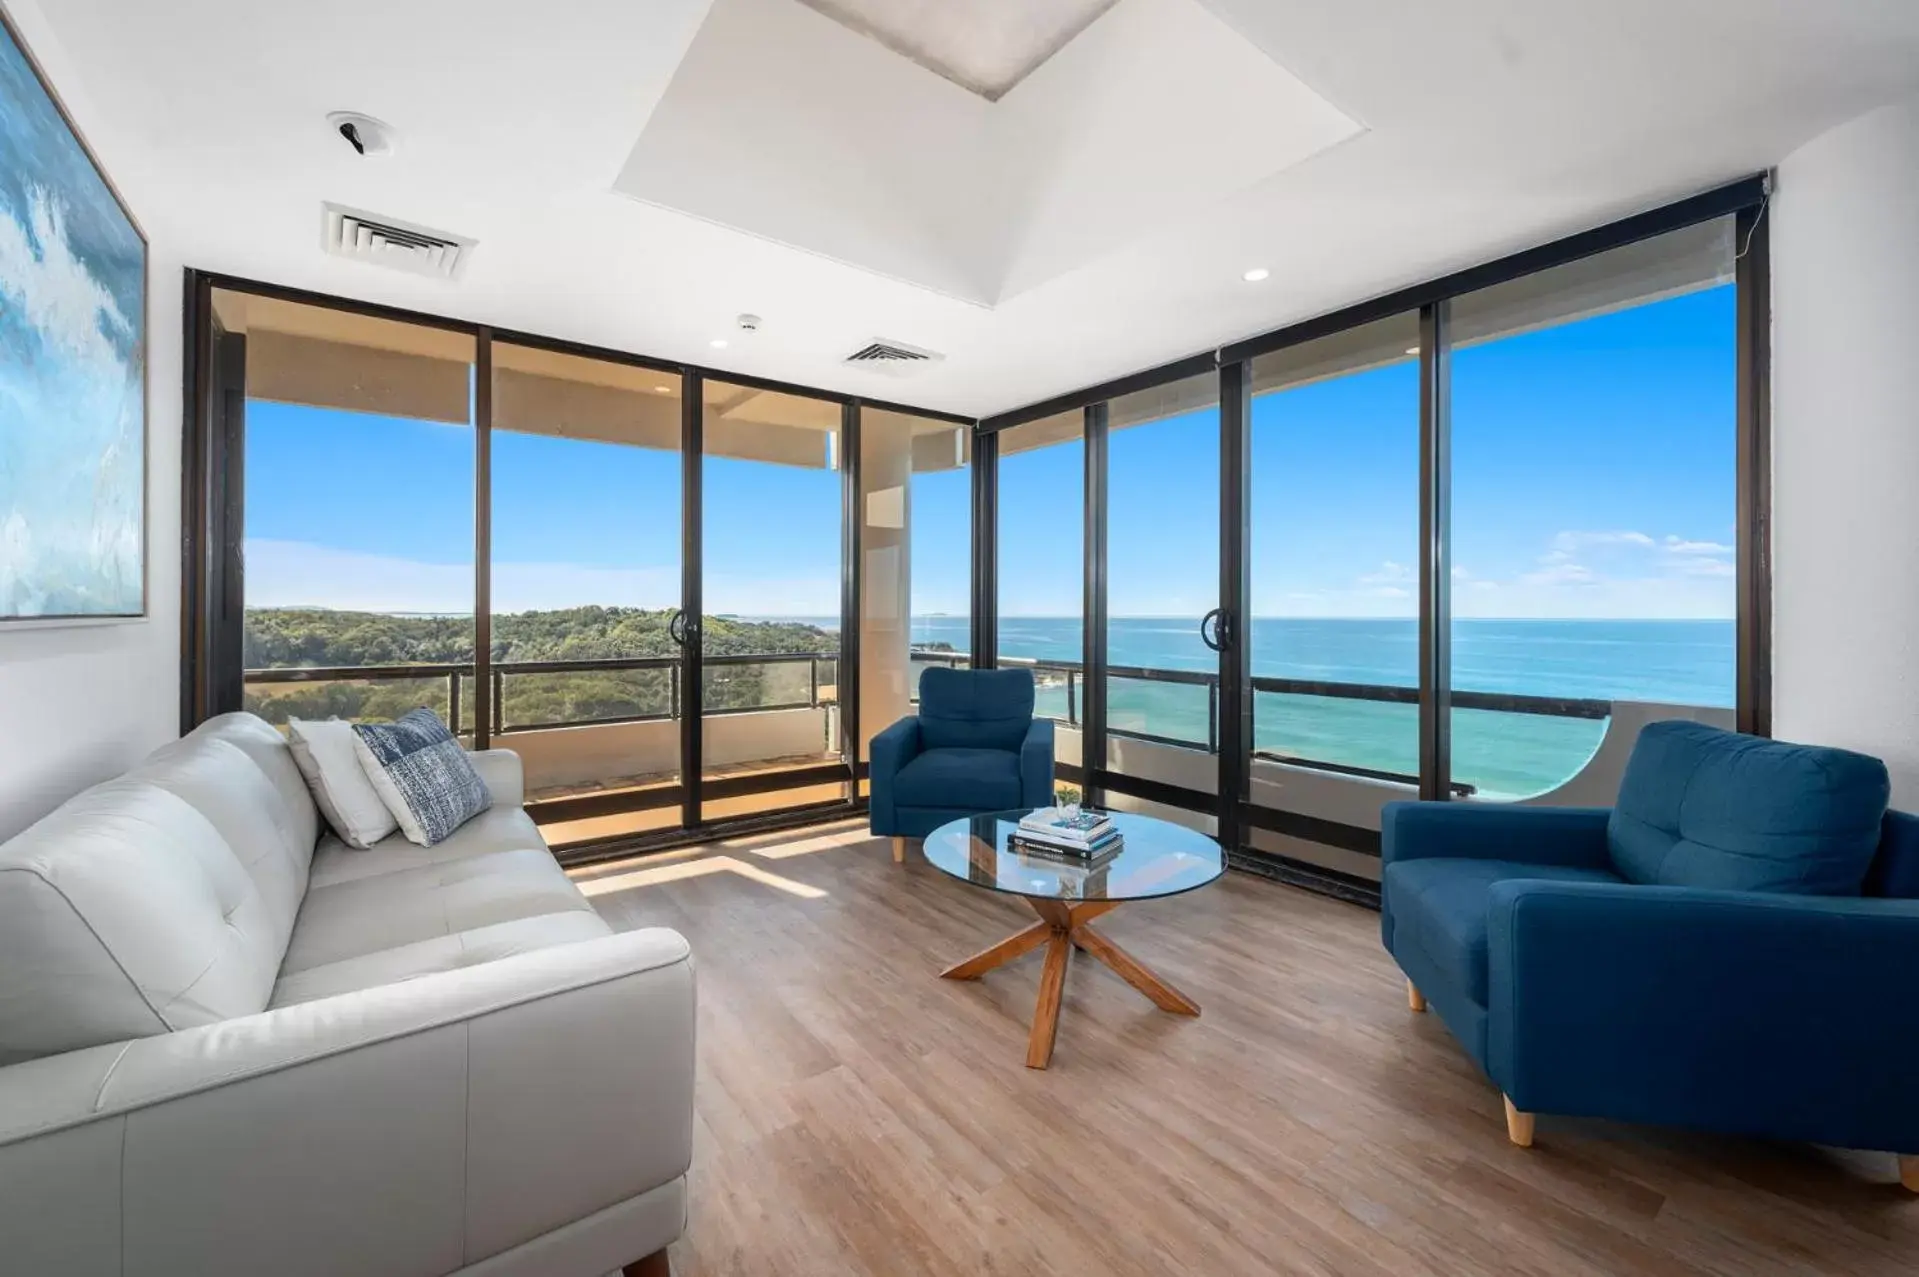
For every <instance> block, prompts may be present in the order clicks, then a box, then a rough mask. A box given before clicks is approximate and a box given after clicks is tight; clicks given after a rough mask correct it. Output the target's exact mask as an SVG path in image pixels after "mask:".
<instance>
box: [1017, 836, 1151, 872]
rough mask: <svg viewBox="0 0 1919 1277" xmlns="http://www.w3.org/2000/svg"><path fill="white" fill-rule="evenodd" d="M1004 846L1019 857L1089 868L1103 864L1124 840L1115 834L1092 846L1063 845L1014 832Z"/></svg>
mask: <svg viewBox="0 0 1919 1277" xmlns="http://www.w3.org/2000/svg"><path fill="white" fill-rule="evenodd" d="M1006 846H1007V849H1008V850H1010V851H1012V852H1013V853H1014V854H1016V855H1018V856H1021V857H1026V858H1031V859H1035V860H1045V861H1047V862H1049V863H1052V864H1056V865H1077V866H1080V867H1082V868H1089V869H1090V868H1095V867H1097V866H1099V865H1103V864H1105V863H1106V862H1107V861H1109V860H1111V859H1112V858H1113V857H1114V856H1117V855H1118V854H1119V853H1120V852H1121V851H1122V850H1123V849H1124V848H1125V846H1126V840H1125V839H1123V838H1121V837H1120V836H1119V835H1118V834H1115V835H1113V836H1112V837H1111V838H1109V839H1107V840H1106V841H1104V842H1102V843H1100V844H1098V845H1097V846H1094V847H1090V848H1086V847H1065V846H1061V845H1059V844H1058V843H1046V842H1038V841H1035V840H1033V839H1030V838H1025V837H1022V836H1021V835H1019V834H1014V835H1012V836H1011V837H1009V838H1007V840H1006Z"/></svg>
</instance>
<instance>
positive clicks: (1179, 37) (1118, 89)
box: [614, 0, 1360, 306]
mask: <svg viewBox="0 0 1919 1277" xmlns="http://www.w3.org/2000/svg"><path fill="white" fill-rule="evenodd" d="M829 72H830V73H829ZM1359 131H1360V129H1359V126H1358V125H1357V124H1356V123H1354V122H1353V121H1352V120H1350V119H1348V118H1347V117H1346V116H1344V115H1342V114H1340V112H1339V111H1337V110H1335V109H1334V108H1333V107H1332V106H1331V105H1330V104H1329V103H1327V102H1326V101H1325V100H1324V99H1323V98H1321V97H1319V96H1318V95H1317V94H1315V93H1314V92H1313V91H1312V90H1311V89H1309V88H1307V87H1306V86H1305V85H1303V84H1301V83H1300V82H1299V81H1298V80H1297V79H1295V78H1294V77H1293V76H1291V75H1289V74H1288V73H1287V72H1286V71H1285V70H1284V69H1282V68H1281V67H1280V66H1279V65H1278V64H1277V63H1275V62H1274V61H1273V60H1272V59H1271V58H1269V57H1267V56H1266V55H1265V54H1264V53H1262V52H1261V51H1260V50H1259V49H1257V48H1255V47H1254V46H1253V45H1252V44H1250V43H1249V42H1247V41H1246V40H1245V39H1244V38H1243V37H1241V36H1240V35H1239V34H1238V33H1237V32H1235V31H1234V30H1233V29H1232V28H1231V27H1229V26H1227V25H1226V24H1225V23H1223V22H1221V21H1220V20H1219V19H1218V18H1217V17H1215V16H1214V15H1213V13H1212V11H1211V10H1209V9H1207V8H1206V7H1205V6H1204V5H1203V4H1201V3H1200V2H1199V0H1126V3H1124V4H1122V5H1120V6H1118V7H1117V8H1114V9H1112V10H1111V11H1110V12H1108V13H1106V14H1105V15H1104V16H1103V17H1101V18H1099V19H1098V21H1096V22H1094V23H1093V24H1092V25H1091V26H1090V27H1089V28H1087V29H1086V30H1085V31H1083V32H1082V33H1081V34H1080V35H1079V36H1078V38H1076V39H1075V40H1073V42H1072V43H1071V44H1069V45H1067V46H1066V47H1065V48H1063V49H1061V50H1060V51H1059V53H1058V55H1057V56H1055V57H1053V58H1052V59H1051V60H1050V61H1048V62H1047V63H1046V65H1044V66H1042V67H1040V68H1039V69H1038V70H1037V71H1035V72H1034V73H1033V74H1032V75H1031V76H1029V77H1028V78H1027V79H1026V80H1024V81H1023V82H1022V83H1021V84H1020V85H1019V86H1018V87H1017V88H1015V89H1014V90H1013V91H1012V92H1011V93H1009V94H1007V95H1006V96H1005V97H1004V98H1002V99H1001V100H1000V101H998V102H988V101H986V100H985V99H983V98H980V97H976V96H974V95H973V94H971V93H965V92H961V91H958V90H957V89H956V88H955V87H954V86H953V85H951V84H949V83H947V82H946V81H945V80H944V79H942V78H940V77H939V76H937V75H934V74H932V73H931V72H929V71H927V70H925V69H924V68H922V67H920V66H918V65H916V64H914V63H912V62H910V61H907V60H906V59H904V58H902V57H900V56H899V55H898V54H895V53H893V52H892V51H890V50H888V49H885V48H883V47H881V46H880V45H878V44H875V43H873V42H872V41H870V40H866V39H864V38H862V37H861V36H859V35H857V34H855V33H854V32H851V31H849V30H847V29H846V28H845V27H842V26H840V25H839V24H838V23H836V22H833V21H832V20H830V19H828V18H825V17H822V16H821V15H819V14H817V13H814V12H813V11H811V10H810V9H808V8H805V7H803V6H802V5H800V4H795V3H794V2H793V0H714V3H713V7H712V8H711V9H710V10H709V11H708V14H707V18H706V22H705V23H704V24H703V25H702V26H701V27H700V31H699V34H698V35H697V36H696V37H694V40H693V44H692V47H691V48H690V49H688V51H687V54H686V56H685V57H684V58H683V59H682V60H681V62H680V65H679V69H678V71H677V72H676V73H675V75H674V77H673V83H672V84H671V85H670V86H669V87H668V88H667V90H666V93H665V95H664V96H662V97H661V99H660V101H659V104H658V105H657V106H655V107H654V109H653V113H652V115H651V116H650V117H649V118H648V120H647V123H646V128H645V129H644V130H643V131H642V132H641V134H640V137H639V142H638V144H637V145H636V146H635V147H634V148H633V153H632V154H631V155H630V156H628V157H627V162H626V167H625V168H624V170H622V172H621V173H620V176H619V178H618V179H617V180H616V181H615V183H614V187H615V189H617V190H619V191H622V192H624V193H626V194H629V195H632V196H634V197H635V198H637V199H642V200H645V201H647V202H648V203H652V204H658V205H660V206H661V207H664V208H669V209H674V210H677V211H679V212H683V213H690V214H692V215H693V216H695V217H701V218H705V219H706V220H708V221H714V222H718V223H720V224H722V225H725V226H732V227H736V228H738V229H740V230H744V231H747V232H749V233H752V234H755V235H759V236H762V237H764V238H766V239H770V240H773V241H775V242H777V243H781V244H790V245H792V246H794V247H796V248H802V249H806V250H808V251H810V252H815V253H819V254H821V255H822V256H826V257H831V258H834V259H835V260H837V261H842V262H847V263H850V264H852V265H855V266H862V267H865V268H866V269H868V270H871V271H874V272H877V273H879V274H882V275H890V276H892V277H894V278H896V279H901V280H904V281H906V282H908V283H913V284H918V285H921V286H922V287H925V288H930V289H933V290H934V291H936V292H941V293H945V294H947V295H948V296H951V297H954V298H957V299H959V300H962V301H971V302H975V303H977V304H980V305H984V306H1002V305H1004V304H1005V302H1006V301H1007V300H1008V299H1010V298H1011V297H1013V296H1015V295H1016V294H1018V293H1021V292H1024V291H1026V290H1028V289H1031V288H1034V287H1037V286H1038V285H1040V284H1043V283H1045V282H1047V281H1048V280H1052V279H1057V278H1058V277H1060V276H1061V275H1064V274H1066V273H1067V272H1069V271H1071V270H1073V269H1075V268H1076V267H1080V266H1083V265H1086V264H1087V263H1089V262H1092V261H1095V260H1097V259H1098V258H1099V257H1101V256H1104V255H1105V254H1107V253H1110V252H1113V251H1114V250H1116V249H1119V248H1123V247H1125V246H1126V245H1128V244H1132V243H1136V242H1138V241H1139V240H1141V239H1143V238H1146V237H1147V236H1149V235H1151V234H1152V233H1153V232H1154V231H1156V230H1159V229H1161V228H1164V227H1167V226H1172V225H1177V224H1179V223H1180V222H1181V221H1182V220H1183V219H1184V218H1185V216H1186V215H1187V214H1188V213H1190V211H1191V210H1193V209H1194V208H1206V207H1211V206H1213V205H1215V204H1219V203H1221V202H1223V201H1225V200H1228V199H1230V198H1231V197H1232V196H1233V195H1234V194H1235V193H1237V192H1239V191H1242V190H1245V189H1246V188H1248V187H1250V186H1253V185H1255V184H1256V183H1259V182H1261V181H1264V180H1266V179H1268V178H1271V177H1273V176H1274V175H1276V174H1279V173H1282V172H1284V171H1285V170H1287V169H1289V168H1291V167H1293V166H1295V165H1297V164H1300V163H1303V162H1304V161H1306V160H1308V159H1310V158H1311V157H1312V156H1314V155H1317V154H1319V153H1321V152H1322V151H1325V150H1326V149H1327V148H1329V147H1332V146H1334V145H1337V144H1338V143H1340V142H1343V141H1345V140H1347V139H1348V138H1350V137H1352V136H1353V135H1354V134H1356V133H1358V132H1359ZM1149 173H1150V174H1154V175H1164V176H1163V177H1156V180H1151V181H1142V180H1140V179H1141V175H1142V174H1149Z"/></svg>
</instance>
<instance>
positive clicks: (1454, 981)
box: [1385, 858, 1619, 1006]
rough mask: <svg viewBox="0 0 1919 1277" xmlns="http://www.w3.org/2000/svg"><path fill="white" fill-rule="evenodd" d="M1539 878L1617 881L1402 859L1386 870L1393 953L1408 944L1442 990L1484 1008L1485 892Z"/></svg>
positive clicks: (1508, 863)
mask: <svg viewBox="0 0 1919 1277" xmlns="http://www.w3.org/2000/svg"><path fill="white" fill-rule="evenodd" d="M1514 879H1539V880H1544V881H1548V882H1610V883H1617V882H1618V881H1619V877H1618V875H1617V874H1613V873H1611V872H1609V871H1607V870H1604V869H1588V868H1582V867H1578V866H1573V865H1540V864H1531V863H1527V862H1524V861H1518V860H1462V859H1455V858H1442V859H1430V860H1405V861H1399V862H1397V863H1394V864H1389V865H1387V866H1386V874H1385V883H1386V892H1387V894H1388V895H1389V896H1390V898H1391V900H1392V928H1393V933H1392V935H1391V936H1389V937H1388V938H1387V947H1388V949H1389V950H1391V951H1392V952H1393V953H1394V954H1400V953H1402V952H1403V951H1404V950H1405V948H1406V947H1407V946H1408V945H1411V946H1414V947H1416V948H1417V949H1418V950H1419V952H1420V953H1421V954H1423V955H1424V956H1425V959H1426V964H1427V965H1428V966H1430V967H1431V968H1433V969H1434V970H1437V971H1439V972H1440V973H1441V974H1442V975H1443V976H1444V977H1445V979H1446V982H1447V985H1448V987H1450V988H1452V989H1454V990H1456V991H1459V992H1463V993H1464V994H1465V995H1466V996H1467V997H1469V998H1471V999H1472V1000H1473V1001H1474V1002H1476V1003H1478V1004H1479V1005H1480V1006H1484V1005H1486V996H1487V986H1488V979H1487V974H1486V968H1487V963H1486V934H1487V925H1488V918H1489V916H1490V913H1491V905H1492V895H1491V888H1492V885H1493V884H1494V883H1496V882H1508V881H1512V880H1514Z"/></svg>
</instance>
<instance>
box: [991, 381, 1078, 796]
mask: <svg viewBox="0 0 1919 1277" xmlns="http://www.w3.org/2000/svg"><path fill="white" fill-rule="evenodd" d="M1085 424H1086V418H1085V414H1083V413H1081V412H1079V411H1077V410H1075V411H1073V412H1065V413H1060V414H1059V415H1057V416H1053V417H1046V418H1042V419H1041V420H1039V421H1030V422H1027V423H1026V424H1025V425H1021V426H1014V427H1012V428H1010V429H1007V430H1002V431H1000V432H999V434H998V436H997V440H998V444H999V528H998V540H999V633H998V643H999V663H1000V664H1001V665H1002V666H1014V665H1026V666H1031V667H1033V669H1034V671H1035V674H1036V676H1037V679H1038V683H1039V712H1040V713H1041V714H1042V715H1046V716H1048V717H1052V718H1056V719H1059V720H1060V721H1061V722H1062V723H1068V724H1076V723H1077V722H1078V712H1077V707H1078V698H1079V687H1078V680H1079V669H1080V664H1081V660H1082V658H1083V656H1084V655H1085V640H1084V629H1083V625H1082V614H1083V611H1084V603H1085V585H1084V578H1085V571H1086V563H1085V548H1084V547H1085V544H1086V443H1085V439H1084V433H1085ZM1078 749H1079V742H1078V739H1077V734H1076V733H1075V734H1074V737H1073V739H1072V740H1070V741H1062V742H1061V747H1060V754H1061V756H1062V758H1064V757H1065V756H1067V755H1068V754H1070V755H1071V759H1070V761H1073V762H1075V763H1077V761H1078V752H1077V751H1078Z"/></svg>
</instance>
